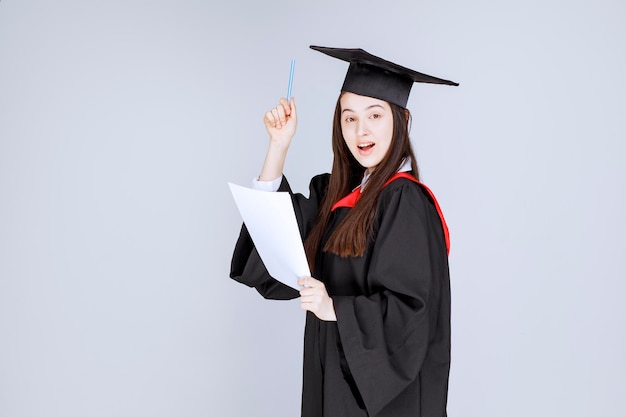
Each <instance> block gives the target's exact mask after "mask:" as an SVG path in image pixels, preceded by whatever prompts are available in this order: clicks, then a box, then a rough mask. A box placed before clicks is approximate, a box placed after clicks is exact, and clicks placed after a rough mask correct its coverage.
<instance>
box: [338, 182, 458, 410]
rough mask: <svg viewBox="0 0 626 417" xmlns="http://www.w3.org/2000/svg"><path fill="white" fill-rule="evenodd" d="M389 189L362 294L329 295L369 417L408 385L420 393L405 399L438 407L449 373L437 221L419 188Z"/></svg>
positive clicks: (442, 258)
mask: <svg viewBox="0 0 626 417" xmlns="http://www.w3.org/2000/svg"><path fill="white" fill-rule="evenodd" d="M389 187H390V188H391V187H392V186H389ZM393 188H394V189H393V190H391V189H390V190H385V192H384V193H385V196H384V198H383V196H382V195H381V204H380V205H379V210H380V212H381V214H380V217H379V220H378V222H377V234H376V238H375V241H374V242H373V244H372V246H371V248H370V250H369V254H368V256H369V266H368V269H367V272H366V281H367V293H365V294H363V295H357V296H334V297H333V305H334V308H335V312H336V315H337V326H338V329H339V335H340V339H341V344H342V347H343V350H344V353H345V356H346V360H347V363H348V366H349V369H350V373H351V374H352V376H353V377H354V380H355V382H356V384H357V386H358V389H359V392H360V394H361V396H362V398H363V401H364V403H365V405H366V407H367V410H368V412H369V413H370V414H371V415H375V414H378V412H379V411H381V410H382V409H384V408H385V406H386V405H387V404H388V403H389V402H391V401H392V400H393V399H394V398H396V397H397V396H399V395H406V392H407V391H406V389H407V388H408V387H409V386H412V387H413V388H412V389H415V387H419V388H418V389H419V390H420V392H421V394H420V393H418V392H413V394H410V395H420V397H421V402H422V406H423V407H429V406H430V402H434V403H438V401H439V398H440V397H441V396H442V395H444V394H445V387H446V386H447V375H448V369H449V368H448V367H449V355H450V340H449V332H450V327H449V308H450V300H449V292H448V291H449V289H448V286H449V278H448V267H447V256H446V250H445V243H444V240H443V233H442V230H441V223H440V221H439V218H438V216H437V213H436V211H435V209H434V207H433V206H432V204H431V203H430V201H428V199H427V198H426V197H425V196H424V195H423V194H422V192H421V190H420V188H419V187H418V186H417V185H414V184H406V183H405V184H404V185H402V186H398V187H396V186H394V187H393ZM387 191H389V192H387ZM381 381H384V384H381V383H380V382H381ZM416 381H417V382H416ZM415 384H417V385H415ZM403 393H404V394H403ZM433 415H435V414H433Z"/></svg>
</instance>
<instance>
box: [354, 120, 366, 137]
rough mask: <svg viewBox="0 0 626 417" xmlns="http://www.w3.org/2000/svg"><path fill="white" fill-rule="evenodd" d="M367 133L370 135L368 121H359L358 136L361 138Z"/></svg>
mask: <svg viewBox="0 0 626 417" xmlns="http://www.w3.org/2000/svg"><path fill="white" fill-rule="evenodd" d="M367 133H368V130H367V121H366V120H363V119H359V120H358V121H357V127H356V134H357V135H359V136H365V135H367Z"/></svg>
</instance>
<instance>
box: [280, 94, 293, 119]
mask: <svg viewBox="0 0 626 417" xmlns="http://www.w3.org/2000/svg"><path fill="white" fill-rule="evenodd" d="M280 105H281V106H282V107H283V108H284V109H285V115H286V116H289V115H290V114H291V105H290V103H289V102H288V101H287V99H286V98H284V97H283V98H281V99H280Z"/></svg>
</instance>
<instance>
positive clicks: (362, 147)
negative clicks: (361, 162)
mask: <svg viewBox="0 0 626 417" xmlns="http://www.w3.org/2000/svg"><path fill="white" fill-rule="evenodd" d="M374 145H375V144H374V143H373V142H369V143H362V144H360V145H357V148H359V149H360V150H362V151H366V150H368V149H371V148H373V147H374Z"/></svg>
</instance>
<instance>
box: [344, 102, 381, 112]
mask: <svg viewBox="0 0 626 417" xmlns="http://www.w3.org/2000/svg"><path fill="white" fill-rule="evenodd" d="M373 107H380V108H381V109H383V110H385V108H384V107H383V106H381V105H380V104H372V105H371V106H368V107H367V108H366V109H365V111H367V110H369V109H371V108H373ZM345 111H351V112H354V110H352V109H343V110H342V111H341V113H342V114H343V112H345Z"/></svg>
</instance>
